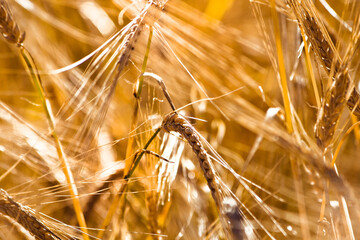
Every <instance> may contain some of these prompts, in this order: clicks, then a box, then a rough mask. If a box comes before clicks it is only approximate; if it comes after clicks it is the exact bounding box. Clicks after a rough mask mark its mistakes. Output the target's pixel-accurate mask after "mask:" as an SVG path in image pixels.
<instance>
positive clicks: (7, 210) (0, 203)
mask: <svg viewBox="0 0 360 240" xmlns="http://www.w3.org/2000/svg"><path fill="white" fill-rule="evenodd" d="M0 212H1V213H2V214H3V215H5V216H8V217H10V218H12V219H14V220H15V221H16V222H17V223H19V224H20V225H21V226H23V227H24V228H25V229H26V230H27V231H29V232H30V233H31V234H32V235H33V236H34V237H35V238H36V239H38V240H61V238H59V237H58V236H56V235H55V233H53V232H52V231H51V230H50V229H49V228H48V227H46V226H45V224H44V223H42V222H41V220H39V219H37V218H36V217H35V216H34V215H33V213H32V212H34V210H33V209H31V208H29V207H25V206H22V205H21V204H20V203H17V202H15V201H14V200H13V199H12V198H11V197H10V196H9V194H8V193H7V192H6V191H5V190H3V189H0Z"/></svg>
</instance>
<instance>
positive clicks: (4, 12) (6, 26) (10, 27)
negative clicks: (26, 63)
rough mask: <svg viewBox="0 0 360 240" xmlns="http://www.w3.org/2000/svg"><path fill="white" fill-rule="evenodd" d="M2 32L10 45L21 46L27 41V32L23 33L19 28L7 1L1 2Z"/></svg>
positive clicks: (0, 28) (0, 22)
mask: <svg viewBox="0 0 360 240" xmlns="http://www.w3.org/2000/svg"><path fill="white" fill-rule="evenodd" d="M0 32H1V34H2V35H3V37H4V38H5V39H6V40H7V41H8V42H10V43H14V44H18V45H21V44H22V43H23V42H24V40H25V32H21V31H20V28H19V26H18V25H17V24H16V22H15V21H14V19H13V16H12V14H11V12H10V10H9V8H8V6H7V4H6V2H5V1H3V0H1V1H0Z"/></svg>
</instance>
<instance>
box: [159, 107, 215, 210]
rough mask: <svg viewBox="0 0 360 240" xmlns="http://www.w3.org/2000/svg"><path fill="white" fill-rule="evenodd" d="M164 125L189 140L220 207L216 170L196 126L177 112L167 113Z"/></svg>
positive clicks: (168, 129) (166, 128)
mask: <svg viewBox="0 0 360 240" xmlns="http://www.w3.org/2000/svg"><path fill="white" fill-rule="evenodd" d="M162 126H163V128H164V129H165V130H166V131H168V132H171V131H174V132H178V133H180V134H181V135H182V136H183V137H184V138H185V139H186V140H187V141H188V143H189V144H190V146H191V148H192V150H193V151H194V153H195V155H196V156H197V158H198V160H199V163H200V166H201V169H202V171H203V173H204V176H205V178H206V181H207V183H208V186H209V188H210V190H211V194H212V196H213V198H214V200H215V203H216V205H217V206H218V207H219V204H220V193H219V189H218V188H217V187H216V186H217V185H218V184H217V183H216V180H215V172H214V169H213V167H212V166H211V163H210V162H209V156H208V154H207V152H206V150H205V148H204V146H203V145H202V143H201V142H200V137H199V136H198V134H197V132H196V131H195V130H194V129H193V128H194V127H193V126H192V125H191V124H190V123H189V122H188V121H187V120H186V119H185V118H183V117H181V116H179V114H177V113H176V112H173V113H170V114H169V115H167V116H166V117H165V118H164V120H163V123H162Z"/></svg>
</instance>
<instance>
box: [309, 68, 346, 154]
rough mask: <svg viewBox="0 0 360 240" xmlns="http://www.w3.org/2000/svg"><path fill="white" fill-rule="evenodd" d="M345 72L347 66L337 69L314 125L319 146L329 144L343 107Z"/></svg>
mask: <svg viewBox="0 0 360 240" xmlns="http://www.w3.org/2000/svg"><path fill="white" fill-rule="evenodd" d="M347 73H348V72H347V68H346V69H344V70H342V71H341V70H340V71H339V73H338V75H336V76H335V80H334V81H333V83H332V85H331V87H330V89H329V90H328V92H327V93H326V96H325V99H324V100H323V104H322V106H321V110H320V112H319V116H318V120H317V122H316V125H315V137H316V139H317V141H318V145H319V146H322V147H327V146H328V145H329V144H330V142H331V140H332V137H333V135H334V132H335V129H336V126H337V123H338V122H339V118H340V114H341V112H342V110H343V107H344V102H345V97H346V92H347V90H348V87H349V78H348V74H347Z"/></svg>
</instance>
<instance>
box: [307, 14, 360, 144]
mask: <svg viewBox="0 0 360 240" xmlns="http://www.w3.org/2000/svg"><path fill="white" fill-rule="evenodd" d="M304 15H305V18H304V19H305V20H304V21H303V25H304V29H305V32H306V34H307V35H308V36H309V39H310V42H311V44H312V45H313V48H312V49H314V51H315V53H316V55H317V56H318V58H319V59H320V60H321V62H322V64H323V67H324V69H325V70H326V72H327V73H328V74H329V75H330V74H333V76H334V77H332V79H333V82H332V84H331V87H330V89H329V90H328V91H327V92H326V95H325V98H324V99H323V103H322V105H321V108H320V109H319V113H318V118H317V122H316V124H315V137H316V139H317V143H318V145H319V146H321V147H323V148H325V147H327V146H328V145H329V144H330V142H331V140H332V138H333V135H334V133H335V129H336V126H337V124H338V122H339V118H340V114H341V112H342V110H343V108H344V103H345V99H346V95H347V92H348V91H349V86H350V78H349V74H348V68H347V65H346V63H344V64H343V63H341V61H340V59H338V60H335V62H333V59H334V52H333V50H332V48H331V46H330V43H329V42H328V41H327V40H326V38H325V37H324V35H323V33H322V32H321V29H320V27H319V26H318V24H317V23H316V21H315V19H314V18H313V17H311V16H310V15H309V13H308V12H306V11H305V10H304ZM331 69H333V73H331V72H332V71H331ZM358 100H359V94H358V92H357V91H356V89H353V91H352V93H351V95H350V98H349V100H348V101H347V105H348V107H349V109H350V110H353V109H354V108H355V109H354V110H353V113H354V114H355V115H357V116H360V108H359V107H357V101H358Z"/></svg>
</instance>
